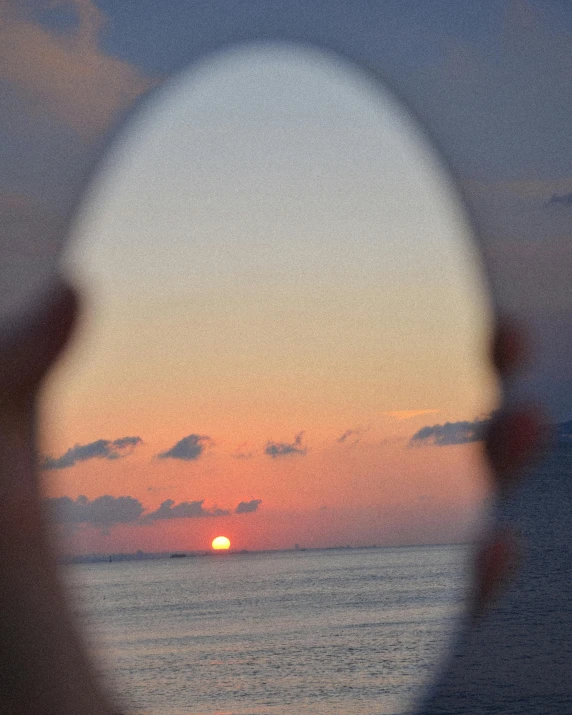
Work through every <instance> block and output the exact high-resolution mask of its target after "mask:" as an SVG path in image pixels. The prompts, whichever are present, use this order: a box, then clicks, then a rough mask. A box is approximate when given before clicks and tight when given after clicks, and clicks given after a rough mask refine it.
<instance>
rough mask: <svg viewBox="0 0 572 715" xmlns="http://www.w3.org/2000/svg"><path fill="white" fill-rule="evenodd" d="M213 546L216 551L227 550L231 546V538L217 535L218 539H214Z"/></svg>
mask: <svg viewBox="0 0 572 715" xmlns="http://www.w3.org/2000/svg"><path fill="white" fill-rule="evenodd" d="M211 546H212V547H213V549H214V550H215V551H226V550H227V549H229V548H230V539H227V538H226V536H217V537H216V539H213V542H212V544H211Z"/></svg>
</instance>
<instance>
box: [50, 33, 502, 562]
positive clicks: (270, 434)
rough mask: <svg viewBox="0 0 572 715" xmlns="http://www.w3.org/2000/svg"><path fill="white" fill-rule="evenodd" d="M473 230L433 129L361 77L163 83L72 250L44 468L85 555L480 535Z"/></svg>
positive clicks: (483, 488)
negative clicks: (70, 289) (69, 322)
mask: <svg viewBox="0 0 572 715" xmlns="http://www.w3.org/2000/svg"><path fill="white" fill-rule="evenodd" d="M471 241H472V237H471V232H470V229H469V226H468V223H467V219H466V217H465V215H464V214H463V211H462V208H461V207H460V204H459V201H458V198H457V196H456V194H455V192H454V190H453V187H452V185H451V182H450V180H449V178H448V175H447V173H446V171H445V169H444V167H443V165H442V163H441V162H440V160H439V158H438V156H437V155H436V153H435V152H434V151H433V150H432V149H430V147H429V145H428V143H427V141H426V139H425V137H424V135H423V133H422V132H421V130H420V129H419V128H418V126H417V125H416V124H415V122H414V121H413V119H412V118H411V117H410V116H409V115H408V114H407V113H406V112H405V111H404V109H403V108H402V107H401V106H400V105H399V103H398V102H397V100H396V99H395V98H394V97H393V96H392V95H391V94H389V93H388V92H386V93H381V92H379V91H378V90H377V88H375V89H374V87H373V86H372V84H371V82H370V81H369V80H368V79H366V78H365V76H363V75H361V74H359V73H358V72H356V71H355V70H354V69H352V68H350V66H349V65H345V64H343V63H334V62H333V61H332V59H331V58H330V57H328V56H326V55H325V54H323V53H319V52H316V51H309V50H307V51H300V49H299V48H297V49H293V48H291V47H287V46H280V47H278V46H276V47H272V48H270V47H268V48H244V49H240V50H234V51H231V52H227V53H224V54H221V55H220V56H217V57H214V58H213V59H212V60H211V61H210V62H208V63H205V64H204V65H202V66H200V67H199V68H198V69H196V70H189V71H187V72H184V73H182V74H181V75H179V76H178V77H177V78H176V79H175V80H174V81H172V82H170V83H169V84H168V85H167V86H166V87H164V88H162V89H161V90H160V91H158V92H156V93H155V94H154V95H153V96H152V98H151V100H149V101H148V102H147V103H146V104H145V105H143V107H142V108H141V110H140V112H139V113H138V114H136V115H135V116H134V117H133V119H132V120H131V121H130V123H129V124H128V125H127V128H126V129H124V130H123V131H122V133H121V135H120V136H119V138H118V139H117V140H116V142H115V144H114V145H113V146H112V149H111V151H110V152H108V155H107V156H106V158H105V159H104V161H103V163H102V165H101V166H100V167H99V170H98V173H97V175H96V177H95V179H94V181H93V182H92V184H91V185H90V187H89V190H88V192H87V195H86V198H85V201H84V203H83V205H82V207H81V210H80V212H79V214H78V216H77V219H76V221H75V224H74V228H73V233H72V240H71V243H70V248H69V249H68V253H67V256H66V266H67V269H68V271H69V272H70V274H71V275H72V276H73V277H74V279H75V280H76V282H77V284H78V285H79V286H81V288H82V291H83V293H84V314H83V320H82V323H81V326H80V329H79V332H78V335H77V337H76V340H75V342H74V344H73V345H72V348H71V349H70V350H69V351H68V354H67V355H66V356H65V358H64V360H63V361H62V363H61V365H60V366H58V368H57V369H56V371H55V373H54V374H53V376H52V378H51V380H50V382H49V384H48V386H47V388H46V391H45V395H44V400H43V423H44V442H43V445H42V458H41V466H42V468H43V474H44V480H45V489H46V496H47V497H48V499H49V503H50V506H51V508H52V509H53V513H54V515H55V517H54V518H55V520H56V522H57V523H58V524H59V527H58V528H59V529H60V533H61V537H62V540H63V544H64V548H65V549H66V550H68V551H71V552H74V553H93V552H103V553H108V552H118V551H135V550H137V549H143V550H146V551H162V550H174V549H191V550H194V549H205V548H208V545H209V544H210V541H211V540H212V538H214V536H217V535H218V534H219V533H222V534H224V535H226V536H228V537H229V538H230V540H231V542H232V546H233V548H238V549H242V548H246V549H262V548H292V547H293V545H294V544H295V543H298V544H301V545H304V546H335V545H340V544H341V545H346V544H350V545H354V546H360V545H371V544H374V543H376V544H385V543H387V544H394V543H418V542H419V543H426V542H429V543H432V542H447V541H456V540H459V539H461V538H466V535H467V533H468V531H469V529H468V524H469V523H471V522H473V521H474V519H475V515H476V514H477V513H478V511H479V508H480V506H481V505H482V502H483V499H484V498H485V497H486V494H487V484H486V474H485V471H484V467H483V465H482V463H481V458H480V442H479V440H480V431H479V427H480V426H481V421H482V420H486V417H487V416H488V415H489V414H490V412H491V410H492V409H493V407H494V405H495V398H496V394H495V386H494V382H493V380H492V377H491V375H490V374H489V372H488V371H487V368H486V366H485V364H484V359H483V357H484V355H485V353H486V340H487V330H488V328H489V321H490V307H489V304H488V298H487V295H486V290H485V287H484V285H483V282H482V275H481V268H480V265H479V261H478V256H477V254H476V250H475V248H474V246H473V245H472V243H471ZM447 423H449V425H448V427H447V428H445V427H444V426H445V425H447ZM434 426H435V427H434ZM424 428H425V429H426V432H425V433H424V432H422V430H423V429H424ZM427 428H430V429H429V431H427ZM440 429H441V430H442V429H445V432H444V433H442V432H441V431H439V430H440ZM447 429H448V431H447ZM420 431H421V432H420Z"/></svg>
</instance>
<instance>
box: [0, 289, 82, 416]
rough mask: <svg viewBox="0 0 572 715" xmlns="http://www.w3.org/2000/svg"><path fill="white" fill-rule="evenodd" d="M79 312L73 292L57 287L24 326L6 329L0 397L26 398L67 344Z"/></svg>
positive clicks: (10, 400)
mask: <svg viewBox="0 0 572 715" xmlns="http://www.w3.org/2000/svg"><path fill="white" fill-rule="evenodd" d="M77 314H78V299H77V295H76V293H75V291H74V290H73V289H72V288H71V287H70V286H68V285H66V284H63V283H61V284H59V285H58V286H56V287H55V288H54V289H53V290H52V292H51V294H50V295H49V296H48V298H47V300H46V304H45V307H44V308H43V309H42V310H41V311H40V312H39V313H38V314H37V315H35V316H33V318H31V319H30V320H28V321H27V322H25V323H24V324H23V325H20V326H15V327H14V328H12V329H10V330H7V331H6V332H5V333H4V335H2V337H1V339H0V394H1V397H0V400H1V402H2V403H4V404H6V403H13V402H17V401H25V400H26V399H29V397H30V396H31V394H32V393H34V392H35V390H36V389H37V387H38V385H39V383H40V381H41V380H42V378H43V377H44V375H45V374H46V372H47V370H48V368H49V367H50V365H51V364H52V363H53V362H54V360H55V358H56V356H57V355H58V354H59V353H60V352H61V350H62V349H63V347H64V345H65V344H66V342H67V340H68V338H69V336H70V334H71V332H72V328H73V325H74V323H75V320H76V318H77Z"/></svg>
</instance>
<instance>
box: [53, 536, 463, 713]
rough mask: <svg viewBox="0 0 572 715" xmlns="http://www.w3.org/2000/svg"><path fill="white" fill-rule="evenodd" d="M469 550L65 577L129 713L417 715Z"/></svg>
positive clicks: (298, 555) (307, 554) (346, 553)
mask: <svg viewBox="0 0 572 715" xmlns="http://www.w3.org/2000/svg"><path fill="white" fill-rule="evenodd" d="M466 562H467V548H466V547H463V546H431V547H401V548H385V549H375V548H371V549H339V550H308V551H302V550H300V551H292V552H270V553H268V552H266V553H248V554H230V553H229V554H216V555H209V556H203V557H195V558H190V557H189V558H179V559H160V560H159V559H154V560H139V561H120V562H112V563H97V564H80V565H73V566H67V567H65V571H66V578H67V580H68V582H69V584H70V586H71V591H72V597H73V599H74V604H75V609H76V611H77V614H78V617H79V618H80V619H81V622H82V623H83V625H84V628H85V630H86V633H87V634H88V638H89V640H90V643H91V648H92V651H93V654H94V657H95V658H96V661H97V662H98V666H99V668H100V670H101V671H102V673H103V677H104V678H105V680H106V681H107V682H108V683H111V685H112V687H113V689H114V690H115V691H116V693H118V695H119V701H120V703H121V704H122V706H123V707H124V709H125V710H127V711H130V712H138V713H142V712H144V713H154V714H156V715H182V714H183V713H189V714H190V713H193V714H194V715H266V714H268V715H302V714H308V715H326V714H328V715H342V714H343V715H350V714H352V715H362V714H363V715H365V714H367V715H397V714H401V713H407V712H410V711H411V709H412V708H413V707H414V704H415V702H416V701H417V700H418V698H419V696H420V695H421V694H422V692H423V686H424V685H425V684H426V683H427V681H428V678H430V677H431V676H432V675H434V674H435V672H436V671H437V669H438V667H439V664H440V662H441V659H442V656H443V654H444V652H445V649H446V648H447V646H448V644H449V643H450V641H451V638H452V635H453V633H454V631H455V628H456V624H457V622H458V617H459V613H460V609H461V607H462V603H463V599H464V596H465V591H466V578H465V576H466Z"/></svg>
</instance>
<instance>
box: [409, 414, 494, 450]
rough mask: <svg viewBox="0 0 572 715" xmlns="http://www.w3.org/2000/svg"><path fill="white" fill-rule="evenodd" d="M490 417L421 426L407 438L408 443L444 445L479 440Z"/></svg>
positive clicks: (482, 436)
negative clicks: (472, 420)
mask: <svg viewBox="0 0 572 715" xmlns="http://www.w3.org/2000/svg"><path fill="white" fill-rule="evenodd" d="M489 423H490V419H483V420H478V419H477V420H475V421H474V422H445V424H444V425H432V426H427V427H422V428H421V429H420V430H419V431H418V432H416V433H415V434H414V435H413V437H411V439H410V440H409V444H410V445H436V446H437V447H446V446H447V445H451V444H467V443H469V442H480V441H481V440H482V439H483V438H484V432H485V428H486V427H487V426H488V424H489Z"/></svg>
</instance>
